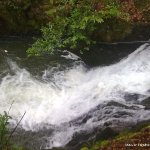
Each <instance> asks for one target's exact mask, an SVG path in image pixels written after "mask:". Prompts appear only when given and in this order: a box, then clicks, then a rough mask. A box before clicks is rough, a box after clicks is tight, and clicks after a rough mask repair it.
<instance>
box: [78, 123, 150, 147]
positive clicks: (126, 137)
mask: <svg viewBox="0 0 150 150" xmlns="http://www.w3.org/2000/svg"><path fill="white" fill-rule="evenodd" d="M143 126H144V127H143ZM149 134H150V125H149V124H148V125H146V126H145V125H144V124H143V125H142V126H141V125H137V126H136V128H134V129H133V130H124V131H122V132H121V133H120V134H119V135H117V136H116V137H115V138H113V139H108V140H100V141H96V142H94V143H93V144H92V145H91V144H86V145H83V146H82V148H81V149H80V150H109V149H111V148H116V149H117V146H118V147H120V148H122V149H123V150H125V149H126V148H127V147H126V144H131V145H132V144H149V138H150V137H149ZM138 146H139V145H138ZM138 146H137V147H134V148H135V149H140V148H141V147H138Z"/></svg>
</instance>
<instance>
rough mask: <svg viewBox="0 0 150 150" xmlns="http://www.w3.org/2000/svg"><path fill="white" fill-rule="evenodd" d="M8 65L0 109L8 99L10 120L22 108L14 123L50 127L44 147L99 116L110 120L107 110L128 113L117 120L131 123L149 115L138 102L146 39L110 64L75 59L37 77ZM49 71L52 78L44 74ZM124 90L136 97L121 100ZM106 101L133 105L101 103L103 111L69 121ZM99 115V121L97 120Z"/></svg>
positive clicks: (144, 81)
mask: <svg viewBox="0 0 150 150" xmlns="http://www.w3.org/2000/svg"><path fill="white" fill-rule="evenodd" d="M9 64H10V65H11V68H12V69H13V71H14V72H15V74H14V75H9V74H8V75H6V76H5V77H3V79H2V81H1V83H0V113H3V111H6V110H8V108H9V107H10V105H11V104H12V102H13V101H14V103H13V106H12V108H11V112H10V113H11V115H12V117H13V118H14V121H12V123H16V122H17V121H18V120H19V119H20V117H21V116H22V115H23V113H24V112H25V111H26V112H27V113H26V115H25V117H24V118H23V120H22V121H21V124H20V125H21V126H22V128H23V129H25V130H32V131H38V130H42V129H43V127H46V128H47V129H49V128H52V126H53V127H54V131H53V133H52V134H51V135H50V136H49V137H47V138H48V141H49V142H48V143H47V146H48V147H54V146H63V145H65V144H67V143H68V142H69V141H70V140H71V139H72V136H73V134H74V133H75V132H80V131H86V130H90V129H92V128H94V127H97V126H100V125H102V124H104V123H105V121H111V119H114V117H113V114H115V113H117V112H118V111H124V112H127V113H130V116H128V115H126V116H123V117H120V118H119V119H120V120H121V119H123V120H124V121H131V122H134V121H135V122H136V121H140V120H146V119H150V111H149V110H144V106H142V105H140V104H138V102H140V101H142V99H143V98H146V97H149V96H150V92H149V90H150V76H149V74H150V45H148V44H145V45H142V46H141V47H140V48H139V49H137V50H136V51H135V52H133V53H132V54H130V55H129V56H128V57H127V58H125V59H123V60H121V61H120V62H118V63H116V64H113V65H110V66H105V67H97V68H94V69H90V70H88V69H86V68H85V67H84V66H83V65H82V64H80V65H74V67H72V68H69V69H66V70H64V71H58V72H53V71H52V70H53V68H51V69H48V70H45V71H44V74H43V78H42V79H43V80H42V81H39V80H37V79H36V78H34V77H33V76H32V75H31V74H30V73H29V72H28V71H27V70H25V69H20V68H18V67H17V65H16V64H15V63H14V62H11V61H10V62H9ZM51 74H53V77H51V78H50V79H49V78H48V77H49V76H51ZM125 93H136V94H139V95H142V96H141V97H139V99H137V100H131V101H126V99H125V97H124V95H125ZM112 100H113V101H116V102H119V103H121V104H125V105H127V106H132V105H135V106H137V109H135V110H133V109H125V108H122V110H119V108H117V107H115V108H112V107H110V108H109V107H107V110H109V109H110V110H112V113H111V114H109V115H106V114H105V111H106V108H103V109H102V110H99V111H98V113H93V116H92V117H91V118H90V119H89V120H88V121H87V122H86V123H84V124H80V125H74V124H73V123H72V124H71V125H70V124H69V123H70V122H71V121H74V120H76V119H78V118H80V117H81V116H83V115H85V114H88V113H89V112H90V111H91V110H92V109H94V108H96V106H98V105H101V104H107V103H108V102H109V101H112ZM131 114H132V115H131ZM99 115H101V118H103V119H102V120H98V119H97V116H99ZM67 123H68V124H67Z"/></svg>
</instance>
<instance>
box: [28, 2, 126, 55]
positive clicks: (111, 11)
mask: <svg viewBox="0 0 150 150" xmlns="http://www.w3.org/2000/svg"><path fill="white" fill-rule="evenodd" d="M52 3H53V6H54V7H53V9H51V10H49V11H47V13H48V14H49V15H50V16H51V18H52V21H50V22H49V24H48V25H47V26H46V27H44V28H42V33H43V38H42V39H39V40H37V42H36V43H35V44H33V46H32V48H30V49H29V50H28V53H29V55H40V54H42V53H53V51H54V50H56V49H62V48H66V47H67V48H69V49H80V50H81V52H83V51H84V50H89V47H90V46H91V45H93V44H95V43H96V40H95V39H94V32H96V31H97V30H98V29H99V25H100V24H102V23H104V22H105V20H107V19H111V18H120V19H126V20H128V15H127V14H126V13H123V12H122V11H121V5H120V2H119V1H118V0H107V1H103V0H101V1H100V0H92V1H89V0H68V1H65V0H63V1H59V0H58V1H57V2H56V1H55V4H54V2H53V1H52Z"/></svg>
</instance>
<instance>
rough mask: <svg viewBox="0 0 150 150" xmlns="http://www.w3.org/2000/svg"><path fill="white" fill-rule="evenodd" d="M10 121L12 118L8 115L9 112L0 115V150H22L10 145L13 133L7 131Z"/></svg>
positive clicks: (22, 149)
mask: <svg viewBox="0 0 150 150" xmlns="http://www.w3.org/2000/svg"><path fill="white" fill-rule="evenodd" d="M10 119H12V117H11V116H10V115H9V112H8V113H7V112H5V111H4V114H3V115H2V114H0V150H24V148H23V147H20V146H19V147H18V146H17V145H13V144H12V143H11V140H10V138H11V135H12V134H13V133H10V131H9V129H8V125H9V120H10ZM16 127H17V126H16ZM14 131H15V130H14Z"/></svg>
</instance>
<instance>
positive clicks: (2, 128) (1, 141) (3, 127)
mask: <svg viewBox="0 0 150 150" xmlns="http://www.w3.org/2000/svg"><path fill="white" fill-rule="evenodd" d="M9 119H11V117H10V116H9V114H8V113H7V112H4V115H1V114H0V147H1V148H2V149H4V148H5V147H6V146H7V145H8V144H9V143H8V142H9V141H7V139H8V133H9V131H8V128H7V125H8V124H9Z"/></svg>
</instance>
